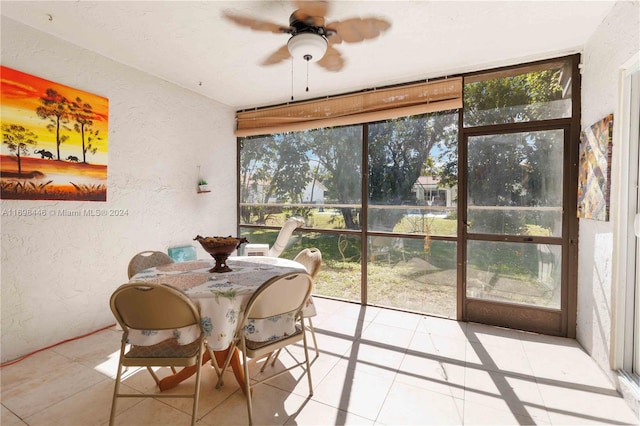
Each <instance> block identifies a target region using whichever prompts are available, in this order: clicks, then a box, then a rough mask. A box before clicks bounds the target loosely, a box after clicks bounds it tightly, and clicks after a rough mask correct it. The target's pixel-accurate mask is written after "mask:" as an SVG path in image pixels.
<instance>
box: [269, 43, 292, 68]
mask: <svg viewBox="0 0 640 426" xmlns="http://www.w3.org/2000/svg"><path fill="white" fill-rule="evenodd" d="M290 57H291V54H290V53H289V48H288V47H287V45H286V44H285V45H284V46H282V47H281V48H280V49H278V50H276V51H275V52H273V53H272V54H271V55H269V56H268V57H267V58H266V59H265V60H264V61H262V65H273V64H277V63H278V62H282V61H284V60H285V59H289V58H290Z"/></svg>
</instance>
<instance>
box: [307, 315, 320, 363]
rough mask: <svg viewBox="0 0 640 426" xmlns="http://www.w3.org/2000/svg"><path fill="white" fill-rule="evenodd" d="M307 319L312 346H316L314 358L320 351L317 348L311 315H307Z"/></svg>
mask: <svg viewBox="0 0 640 426" xmlns="http://www.w3.org/2000/svg"><path fill="white" fill-rule="evenodd" d="M307 320H308V321H309V330H311V337H312V338H313V346H314V347H315V348H316V358H317V357H319V356H320V351H319V350H318V341H317V340H316V330H315V329H314V328H313V322H311V317H307Z"/></svg>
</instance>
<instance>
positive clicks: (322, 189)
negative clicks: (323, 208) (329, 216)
mask: <svg viewBox="0 0 640 426" xmlns="http://www.w3.org/2000/svg"><path fill="white" fill-rule="evenodd" d="M326 191H327V187H326V186H324V184H323V183H322V182H319V181H317V180H316V181H313V182H310V183H309V184H307V186H306V187H305V188H304V192H303V193H302V202H303V203H312V204H324V194H325V193H326Z"/></svg>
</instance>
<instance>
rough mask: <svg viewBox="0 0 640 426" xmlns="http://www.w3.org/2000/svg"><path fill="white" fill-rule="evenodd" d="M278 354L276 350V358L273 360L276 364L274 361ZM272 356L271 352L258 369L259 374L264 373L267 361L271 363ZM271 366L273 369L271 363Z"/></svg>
mask: <svg viewBox="0 0 640 426" xmlns="http://www.w3.org/2000/svg"><path fill="white" fill-rule="evenodd" d="M279 353H280V351H279V350H278V352H276V358H274V359H273V362H274V363H275V362H276V359H277V358H278V354H279ZM272 356H273V352H271V353H270V354H269V355H268V356H267V359H265V360H264V363H263V364H262V367H261V368H260V372H261V373H262V372H264V369H265V367H266V366H267V364H269V361H271V357H272ZM271 366H272V367H273V363H272V364H271Z"/></svg>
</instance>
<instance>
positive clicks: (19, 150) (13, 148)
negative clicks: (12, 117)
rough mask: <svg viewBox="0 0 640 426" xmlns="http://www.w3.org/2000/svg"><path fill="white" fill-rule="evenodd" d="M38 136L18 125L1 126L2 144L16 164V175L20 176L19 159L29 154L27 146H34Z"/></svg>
mask: <svg viewBox="0 0 640 426" xmlns="http://www.w3.org/2000/svg"><path fill="white" fill-rule="evenodd" d="M37 138H38V136H37V135H36V134H35V133H33V132H32V131H31V130H29V129H27V128H26V127H23V126H20V125H18V124H3V125H2V143H4V144H6V145H7V147H8V148H9V151H10V152H11V153H12V154H13V155H12V157H11V158H12V159H13V160H14V161H16V162H17V163H18V174H19V175H21V174H22V161H21V157H22V156H25V155H28V154H29V146H30V145H36V144H37V143H38V142H37V141H36V139H37Z"/></svg>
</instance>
